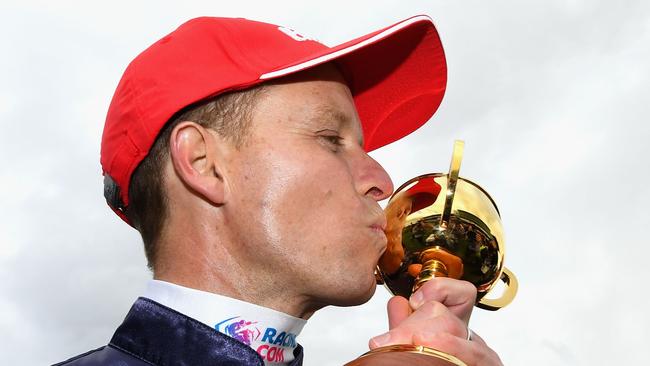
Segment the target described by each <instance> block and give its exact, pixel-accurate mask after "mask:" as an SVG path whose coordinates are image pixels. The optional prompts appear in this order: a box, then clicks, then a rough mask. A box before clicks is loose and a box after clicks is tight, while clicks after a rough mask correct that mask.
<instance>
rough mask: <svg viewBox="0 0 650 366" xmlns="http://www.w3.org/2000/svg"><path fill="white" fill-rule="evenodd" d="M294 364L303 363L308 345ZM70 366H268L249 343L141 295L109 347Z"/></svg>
mask: <svg viewBox="0 0 650 366" xmlns="http://www.w3.org/2000/svg"><path fill="white" fill-rule="evenodd" d="M294 357H295V359H294V360H293V362H291V364H290V365H291V366H301V365H302V358H303V353H302V347H301V346H300V345H298V347H296V349H295V350H294ZM58 365H68V366H90V365H110V366H118V365H119V366H151V365H155V366H171V365H179V366H180V365H183V366H200V365H210V366H240V365H241V366H243V365H255V366H263V365H264V361H263V360H262V357H260V355H258V354H257V352H255V351H254V350H253V349H252V348H250V347H249V346H247V345H245V344H243V343H241V342H239V341H237V340H235V339H233V338H230V337H228V336H227V335H224V334H221V333H219V332H217V331H216V330H214V329H212V328H210V327H209V326H207V325H205V324H203V323H201V322H199V321H197V320H194V319H192V318H190V317H188V316H185V315H183V314H181V313H179V312H177V311H175V310H173V309H170V308H168V307H165V306H163V305H161V304H159V303H157V302H155V301H152V300H149V299H146V298H143V297H141V298H139V299H138V300H136V302H135V303H134V304H133V306H132V307H131V310H130V311H129V313H128V314H127V315H126V318H125V319H124V322H123V323H122V325H120V326H119V327H118V328H117V330H116V331H115V334H114V335H113V338H111V341H110V342H109V343H108V345H107V346H104V347H101V348H98V349H96V350H93V351H90V352H86V353H84V354H82V355H79V356H76V357H73V358H71V359H69V360H67V361H64V362H61V363H58V364H56V365H55V366H58Z"/></svg>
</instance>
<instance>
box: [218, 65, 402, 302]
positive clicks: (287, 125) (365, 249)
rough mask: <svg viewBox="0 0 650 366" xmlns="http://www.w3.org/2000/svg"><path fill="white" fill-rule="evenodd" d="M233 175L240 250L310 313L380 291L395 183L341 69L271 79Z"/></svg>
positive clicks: (233, 226)
mask: <svg viewBox="0 0 650 366" xmlns="http://www.w3.org/2000/svg"><path fill="white" fill-rule="evenodd" d="M225 174H226V176H227V177H228V179H227V180H226V181H227V184H228V186H227V190H228V192H229V194H228V198H227V201H226V202H225V205H224V206H223V208H224V215H225V220H226V226H227V227H228V230H229V232H230V237H231V240H232V241H234V242H236V243H238V246H237V248H238V249H237V250H238V252H237V253H233V255H235V256H238V257H239V258H238V261H239V262H240V263H242V265H244V266H250V271H251V274H252V275H254V276H256V278H257V279H258V280H259V281H260V282H261V283H264V284H265V286H268V287H269V288H272V289H277V294H278V295H282V296H286V297H287V300H288V301H294V299H295V300H296V301H299V302H301V304H302V307H303V308H304V310H305V313H309V312H310V311H314V310H316V309H318V308H320V307H322V306H326V305H329V304H332V305H356V304H360V303H363V302H365V301H367V300H368V299H369V298H370V297H371V296H372V294H373V293H374V289H375V287H376V285H375V277H374V268H375V265H376V264H377V261H378V259H379V257H380V256H381V254H382V252H383V251H384V249H385V247H386V237H385V235H384V232H383V228H384V226H385V217H384V214H383V211H382V210H381V208H380V206H379V205H378V203H377V201H378V200H382V199H384V198H387V197H388V196H389V195H390V194H391V192H392V190H393V186H392V183H391V181H390V178H389V177H388V175H387V174H386V172H385V171H384V170H383V168H382V167H381V166H380V165H379V164H378V163H377V162H375V161H374V160H373V159H372V158H370V157H369V156H368V155H367V154H366V153H365V151H364V150H363V147H362V130H361V123H360V121H359V117H358V115H357V112H356V109H355V107H354V103H353V99H352V96H351V94H350V91H349V89H348V87H347V86H346V84H345V82H344V81H343V79H342V77H341V76H340V74H339V73H338V71H337V70H336V69H335V68H334V67H333V66H331V65H326V66H323V67H319V68H316V69H314V70H311V71H308V72H307V73H301V74H299V75H297V76H293V77H292V78H291V79H284V80H283V81H282V82H279V83H275V84H273V85H269V86H268V87H267V89H266V90H265V91H264V92H263V94H262V96H261V97H260V98H259V99H258V102H257V104H256V107H255V109H254V111H253V114H252V124H251V128H250V132H249V136H248V137H247V139H246V142H245V143H244V146H242V147H241V148H240V149H238V150H236V151H234V152H233V153H232V155H231V156H230V158H229V163H228V164H227V172H226V173H225Z"/></svg>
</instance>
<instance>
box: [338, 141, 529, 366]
mask: <svg viewBox="0 0 650 366" xmlns="http://www.w3.org/2000/svg"><path fill="white" fill-rule="evenodd" d="M463 148H464V143H463V142H462V141H456V143H455V144H454V153H453V155H452V161H451V166H450V168H449V173H447V174H443V173H432V174H424V175H421V176H418V177H415V178H413V179H410V180H409V181H407V182H406V183H404V184H402V185H401V186H400V187H399V188H398V189H397V190H396V191H395V193H394V194H393V195H392V197H391V198H390V200H389V201H388V205H387V206H386V208H385V210H384V212H385V214H386V219H387V226H386V230H385V233H386V238H387V245H386V251H385V252H384V254H383V255H382V257H381V258H380V260H379V263H378V264H377V271H376V275H377V282H378V283H380V284H381V283H383V284H384V285H385V286H386V287H387V288H388V290H389V291H390V292H391V293H393V294H394V295H400V296H403V297H405V298H407V299H408V298H409V297H410V296H411V294H413V293H414V292H415V291H417V289H418V288H420V287H421V286H422V285H423V284H424V283H426V281H428V280H430V279H432V278H434V277H450V278H454V279H460V280H465V281H469V282H471V283H472V284H473V285H474V286H475V287H476V291H477V296H476V306H477V307H479V308H482V309H486V310H498V309H500V308H502V307H504V306H506V305H508V304H509V303H510V302H511V301H512V300H513V299H514V297H515V295H516V293H517V288H518V283H517V279H516V277H515V276H514V274H513V273H512V272H510V271H509V270H508V269H507V268H505V267H504V265H503V260H504V255H505V244H504V235H503V225H502V223H501V215H500V213H499V209H498V208H497V205H496V204H495V203H494V200H493V199H492V198H491V197H490V195H489V194H488V193H487V192H486V191H485V190H484V189H483V188H481V187H480V186H479V185H478V184H476V183H474V182H472V181H470V180H469V179H465V178H461V177H459V175H458V174H459V171H460V163H461V160H462V156H463ZM499 281H502V283H503V290H502V291H501V294H500V295H499V296H498V297H496V298H495V297H493V296H486V295H488V293H490V292H491V291H492V290H493V289H494V288H495V287H496V286H497V285H498V283H499ZM493 292H496V291H493ZM490 295H492V294H490ZM401 364H409V365H420V364H421V365H465V363H463V362H462V361H461V360H459V359H457V358H455V357H454V356H452V355H449V354H446V353H444V352H442V351H440V350H435V349H431V348H427V347H424V346H420V345H393V346H387V347H380V348H377V349H374V350H372V351H370V352H367V353H366V354H364V355H362V356H361V357H359V358H358V359H356V360H355V361H353V362H351V363H348V364H347V365H350V366H352V365H401Z"/></svg>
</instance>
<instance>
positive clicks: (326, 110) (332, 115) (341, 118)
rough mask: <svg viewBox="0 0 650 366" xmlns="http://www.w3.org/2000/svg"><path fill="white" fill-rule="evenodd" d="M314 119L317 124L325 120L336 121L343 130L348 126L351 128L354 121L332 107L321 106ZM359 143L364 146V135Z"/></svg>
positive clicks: (361, 135) (360, 137)
mask: <svg viewBox="0 0 650 366" xmlns="http://www.w3.org/2000/svg"><path fill="white" fill-rule="evenodd" d="M312 119H313V120H314V121H313V122H315V123H319V122H320V123H322V121H323V120H325V121H336V122H337V127H338V128H341V127H343V126H346V125H348V126H349V125H350V124H351V123H352V119H351V118H350V116H348V115H347V114H345V113H343V112H341V111H340V110H338V109H335V108H332V107H330V106H320V107H318V108H316V112H315V113H314V116H313V117H312ZM358 142H359V145H360V146H364V145H363V133H361V134H360V136H359V141H358Z"/></svg>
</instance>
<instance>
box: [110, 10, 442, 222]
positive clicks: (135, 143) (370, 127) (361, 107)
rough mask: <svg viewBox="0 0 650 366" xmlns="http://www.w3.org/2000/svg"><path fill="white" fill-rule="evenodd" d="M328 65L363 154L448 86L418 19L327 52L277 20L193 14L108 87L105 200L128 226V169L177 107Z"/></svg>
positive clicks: (422, 118)
mask: <svg viewBox="0 0 650 366" xmlns="http://www.w3.org/2000/svg"><path fill="white" fill-rule="evenodd" d="M330 61H334V62H336V64H337V65H338V66H339V68H340V69H341V71H342V73H343V75H344V77H345V79H346V81H347V82H348V87H349V88H350V90H351V92H352V95H353V97H354V102H355V105H356V108H357V111H358V113H359V117H360V119H361V123H362V125H363V134H364V140H365V149H366V151H371V150H374V149H377V148H379V147H381V146H384V145H386V144H389V143H391V142H393V141H396V140H398V139H400V138H402V137H404V136H406V135H408V134H409V133H411V132H413V131H415V130H416V129H417V128H418V127H420V126H421V125H423V124H424V123H425V122H426V121H427V120H428V119H429V118H431V116H432V115H433V113H434V112H435V111H436V109H437V108H438V106H439V105H440V102H441V101H442V97H443V95H444V92H445V87H446V84H447V66H446V62H445V55H444V52H443V49H442V45H441V43H440V38H439V36H438V33H437V31H436V29H435V27H434V25H433V23H432V21H431V19H430V18H429V17H427V16H423V15H421V16H416V17H412V18H409V19H407V20H404V21H402V22H399V23H397V24H394V25H392V26H389V27H387V28H384V29H381V30H379V31H376V32H373V33H370V34H368V35H365V36H363V37H360V38H357V39H354V40H352V41H349V42H346V43H343V44H341V45H338V46H336V47H332V48H330V47H327V46H325V45H323V44H321V43H319V42H318V41H316V40H313V39H310V38H308V37H305V36H304V35H302V34H300V33H297V32H295V31H293V30H291V29H288V28H284V27H279V26H277V25H272V24H267V23H262V22H256V21H251V20H247V19H241V18H213V17H202V18H196V19H192V20H190V21H188V22H186V23H185V24H183V25H181V26H180V27H178V29H176V30H175V31H173V32H172V33H170V34H169V35H167V36H165V37H163V38H162V39H160V40H159V41H158V42H156V43H154V44H153V45H151V46H150V47H149V48H147V49H146V50H145V51H144V52H142V53H141V54H140V55H138V56H137V57H136V58H135V59H134V60H133V61H132V62H131V63H130V64H129V66H128V67H127V68H126V71H124V75H123V76H122V79H121V80H120V83H119V85H118V86H117V89H116V91H115V94H114V96H113V100H112V101H111V105H110V107H109V110H108V114H107V117H106V124H105V126H104V133H103V136H102V146H101V164H102V169H103V173H104V177H105V179H104V188H105V189H104V195H105V196H106V199H107V202H108V203H109V205H110V206H111V208H113V210H114V211H115V212H116V213H117V214H118V215H119V216H120V217H122V219H124V220H125V221H127V222H128V220H127V219H126V217H125V216H124V214H123V211H124V209H125V208H126V206H127V205H128V204H129V194H128V188H129V182H130V179H131V175H132V174H133V171H134V170H135V169H136V167H137V166H138V164H139V163H140V162H141V161H142V160H143V159H144V157H145V156H146V155H147V154H148V152H149V149H150V148H151V146H152V145H153V143H154V141H155V139H156V137H157V135H158V133H159V131H160V130H161V129H162V128H163V126H164V125H165V123H166V122H167V121H168V120H169V119H170V118H171V117H172V116H173V115H174V114H175V113H176V112H178V111H180V110H181V109H183V108H185V107H187V106H188V105H191V104H193V103H196V102H199V101H201V100H204V99H206V98H210V97H213V96H216V95H218V94H221V93H224V92H227V91H231V90H237V89H245V88H248V87H251V86H254V85H257V84H260V83H263V82H264V81H266V80H270V79H274V78H278V77H282V76H285V75H289V74H292V73H295V72H298V71H301V70H305V69H308V68H310V67H314V66H316V65H320V64H322V63H326V62H330Z"/></svg>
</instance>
